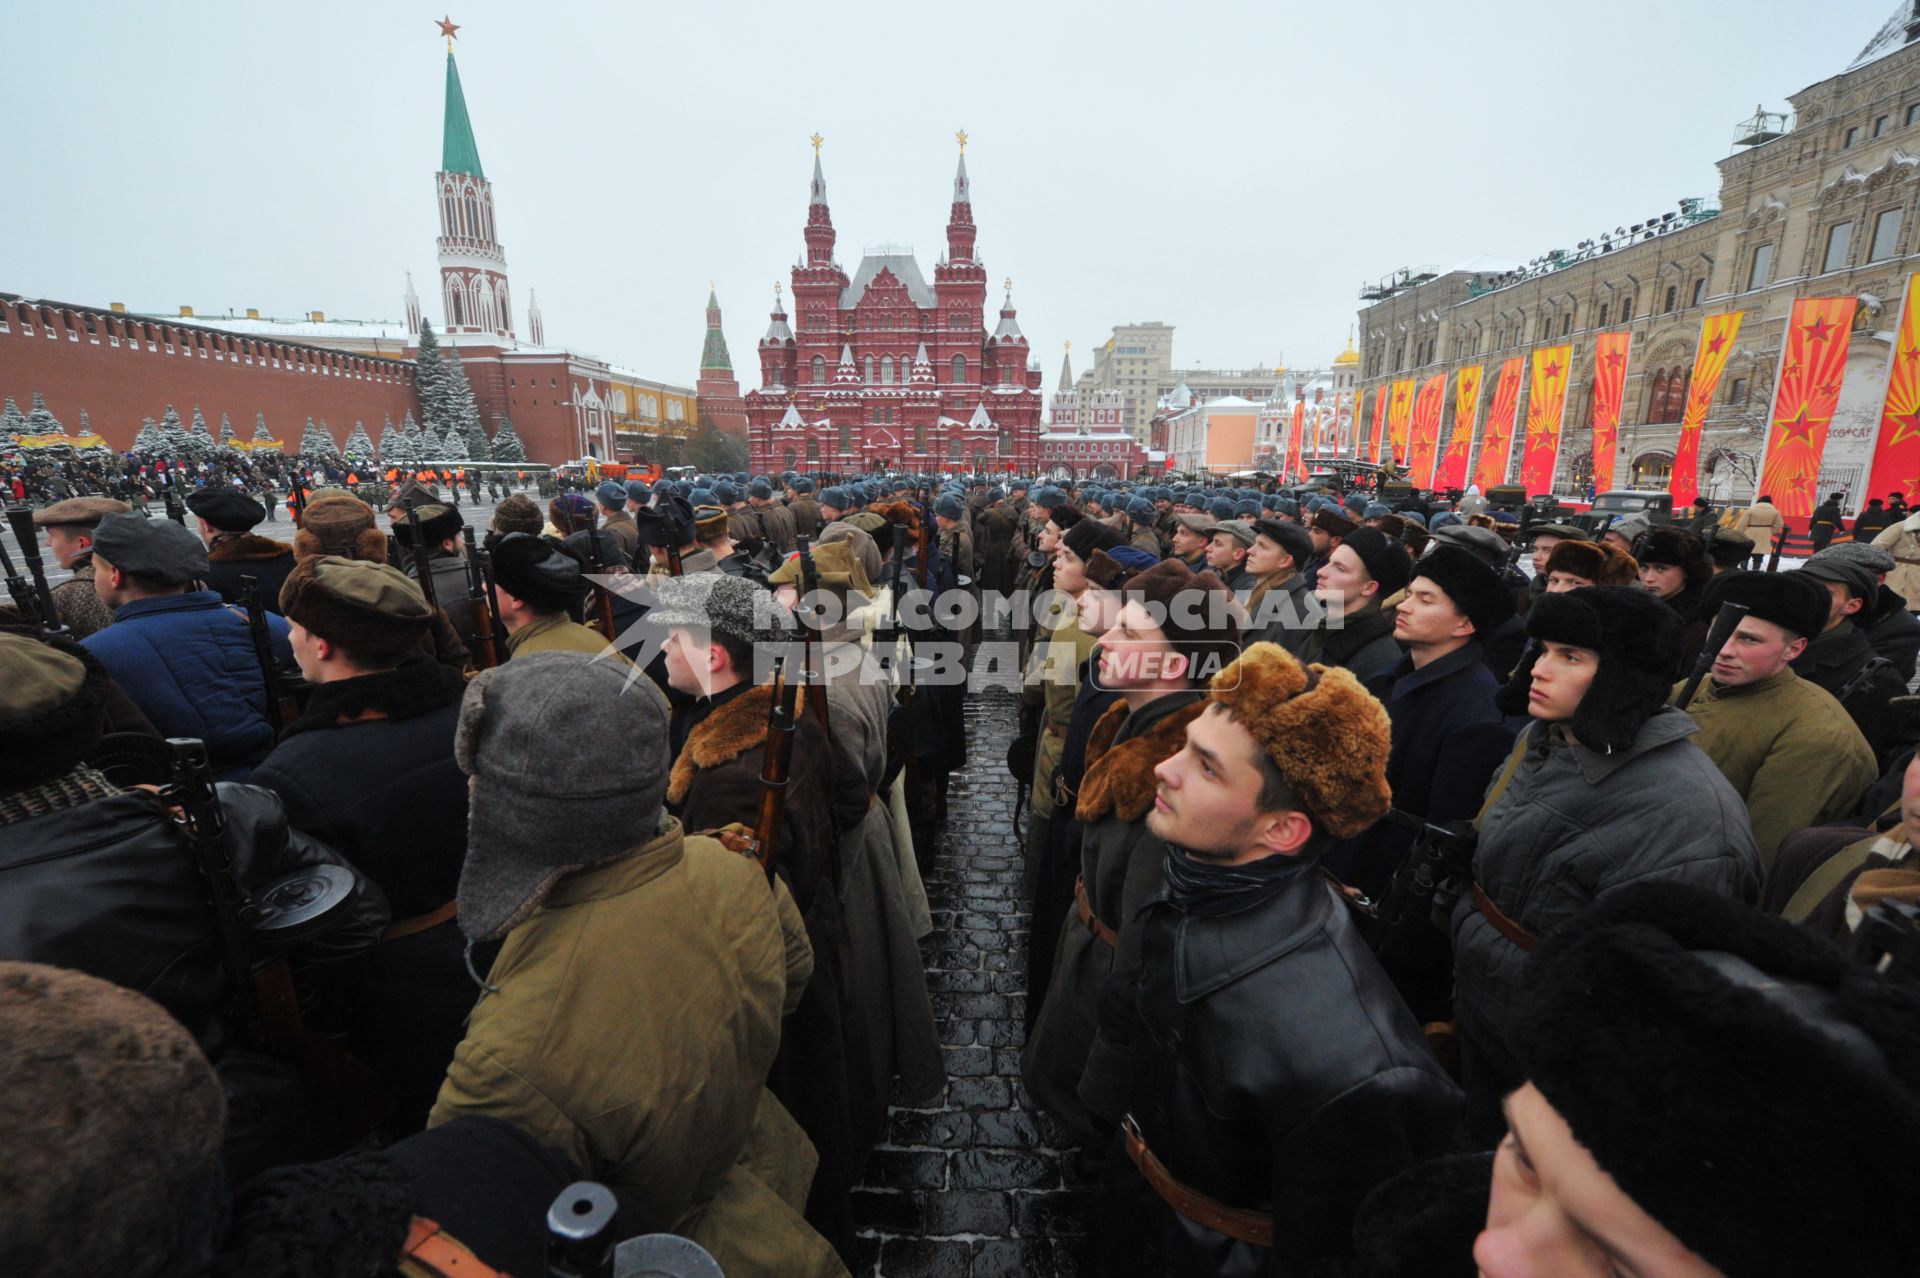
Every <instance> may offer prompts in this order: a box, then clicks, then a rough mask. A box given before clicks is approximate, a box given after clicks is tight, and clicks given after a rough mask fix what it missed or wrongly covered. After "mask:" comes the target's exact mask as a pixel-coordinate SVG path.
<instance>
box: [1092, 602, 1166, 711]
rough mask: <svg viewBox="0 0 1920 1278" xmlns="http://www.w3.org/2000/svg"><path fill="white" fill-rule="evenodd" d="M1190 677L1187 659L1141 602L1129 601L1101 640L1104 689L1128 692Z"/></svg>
mask: <svg viewBox="0 0 1920 1278" xmlns="http://www.w3.org/2000/svg"><path fill="white" fill-rule="evenodd" d="M1186 673H1187V665H1186V658H1185V657H1183V656H1181V655H1180V654H1179V653H1177V652H1175V651H1174V650H1173V645H1172V644H1171V643H1169V642H1168V641H1167V632H1166V631H1164V630H1162V629H1161V628H1160V627H1159V626H1158V625H1156V624H1154V622H1153V619H1152V618H1151V617H1150V616H1149V615H1148V613H1147V610H1146V608H1145V607H1144V606H1143V605H1142V604H1141V602H1140V601H1139V600H1138V599H1129V600H1127V603H1126V606H1125V607H1123V608H1121V609H1120V612H1119V614H1118V616H1116V617H1115V618H1114V622H1113V624H1112V625H1111V626H1110V627H1108V629H1107V632H1106V633H1105V634H1103V635H1101V636H1100V670H1099V674H1100V686H1101V687H1102V688H1106V689H1109V690H1111V691H1115V692H1126V691H1129V690H1132V689H1139V688H1152V687H1156V686H1158V685H1160V684H1162V683H1177V682H1179V681H1181V680H1183V679H1185V677H1186Z"/></svg>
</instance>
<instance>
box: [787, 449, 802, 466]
mask: <svg viewBox="0 0 1920 1278" xmlns="http://www.w3.org/2000/svg"><path fill="white" fill-rule="evenodd" d="M797 460H799V459H798V458H796V457H795V456H794V452H793V450H792V449H791V448H789V449H788V450H787V467H786V468H787V469H788V470H792V469H793V463H794V462H795V461H797Z"/></svg>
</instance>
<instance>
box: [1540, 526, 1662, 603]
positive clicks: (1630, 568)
mask: <svg viewBox="0 0 1920 1278" xmlns="http://www.w3.org/2000/svg"><path fill="white" fill-rule="evenodd" d="M1543 579H1544V580H1545V581H1546V583H1547V584H1546V587H1545V590H1544V591H1543V592H1542V593H1546V594H1556V595H1563V594H1565V593H1566V592H1567V591H1569V590H1578V589H1580V588H1581V587H1583V586H1631V585H1634V584H1636V583H1637V582H1638V581H1639V580H1640V565H1639V564H1637V563H1635V562H1634V559H1633V556H1632V555H1629V554H1627V553H1626V552H1624V551H1622V550H1619V549H1616V548H1615V547H1614V546H1612V545H1610V544H1608V543H1607V542H1604V541H1579V540H1576V539H1574V538H1571V537H1568V538H1564V539H1562V540H1561V541H1560V543H1559V544H1558V545H1556V546H1555V547H1554V548H1553V550H1552V552H1551V553H1549V554H1548V555H1547V560H1546V564H1545V566H1544V569H1543V570H1542V571H1541V572H1540V574H1539V576H1537V577H1535V578H1534V580H1535V581H1540V580H1543Z"/></svg>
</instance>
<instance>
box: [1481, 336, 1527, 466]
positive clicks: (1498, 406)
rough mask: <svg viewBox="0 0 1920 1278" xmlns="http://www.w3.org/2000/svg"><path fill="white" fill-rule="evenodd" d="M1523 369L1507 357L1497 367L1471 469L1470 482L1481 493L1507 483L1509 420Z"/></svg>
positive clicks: (1514, 409) (1521, 362)
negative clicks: (1485, 423)
mask: <svg viewBox="0 0 1920 1278" xmlns="http://www.w3.org/2000/svg"><path fill="white" fill-rule="evenodd" d="M1525 366H1526V361H1524V360H1522V359H1521V358H1520V356H1518V355H1515V356H1512V357H1510V358H1509V359H1507V360H1506V361H1505V362H1503V363H1502V364H1501V365H1500V376H1499V377H1498V378H1497V379H1496V380H1495V381H1494V383H1493V403H1492V404H1491V405H1489V406H1488V408H1487V429H1486V433H1485V434H1484V435H1482V436H1481V438H1480V456H1479V458H1478V460H1477V461H1475V463H1474V467H1473V482H1474V483H1476V484H1478V485H1480V491H1481V492H1483V493H1484V492H1486V491H1487V489H1489V488H1491V487H1493V486H1494V485H1495V484H1504V483H1506V482H1507V466H1508V465H1509V464H1510V463H1511V462H1512V460H1513V419H1514V416H1515V415H1516V414H1517V413H1518V412H1519V410H1520V374H1521V370H1522V369H1523V368H1525Z"/></svg>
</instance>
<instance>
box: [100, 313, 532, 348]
mask: <svg viewBox="0 0 1920 1278" xmlns="http://www.w3.org/2000/svg"><path fill="white" fill-rule="evenodd" d="M135 318H138V319H144V320H154V321H160V320H166V321H168V322H170V323H176V324H192V325H196V326H198V327H200V328H213V329H218V330H219V331H221V332H222V333H232V334H234V335H236V336H239V337H262V338H267V339H270V340H273V339H277V340H280V341H288V342H298V341H313V340H315V339H326V338H332V339H333V340H335V341H340V340H343V339H348V340H351V339H358V340H360V341H369V342H370V341H374V340H376V339H378V340H387V339H391V340H394V341H398V342H410V341H412V340H413V336H412V334H410V333H408V332H407V325H406V321H404V320H351V319H342V320H313V319H306V318H302V319H274V318H273V317H271V316H263V317H262V318H259V319H250V318H248V317H246V316H236V315H169V314H163V313H160V312H145V311H142V312H136V313H135ZM493 340H495V341H496V342H497V341H499V340H500V339H498V338H494V339H493Z"/></svg>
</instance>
